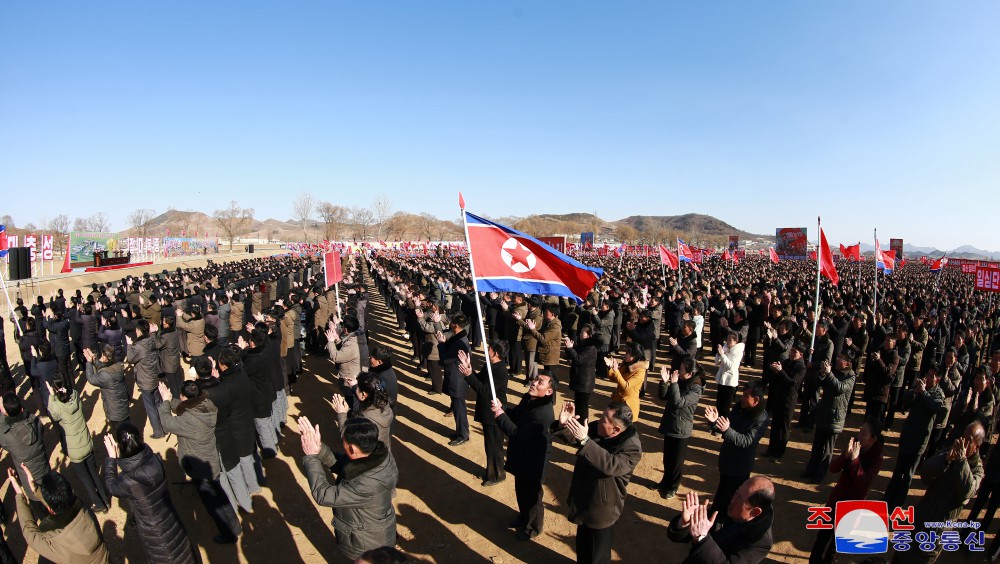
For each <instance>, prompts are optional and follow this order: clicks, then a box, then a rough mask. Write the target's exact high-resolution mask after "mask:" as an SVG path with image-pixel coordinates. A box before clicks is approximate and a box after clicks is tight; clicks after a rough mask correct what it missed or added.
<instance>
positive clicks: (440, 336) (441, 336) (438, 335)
mask: <svg viewBox="0 0 1000 564" xmlns="http://www.w3.org/2000/svg"><path fill="white" fill-rule="evenodd" d="M434 337H435V338H436V339H437V340H438V342H439V343H443V342H445V338H444V333H442V332H441V331H438V332H437V333H434Z"/></svg>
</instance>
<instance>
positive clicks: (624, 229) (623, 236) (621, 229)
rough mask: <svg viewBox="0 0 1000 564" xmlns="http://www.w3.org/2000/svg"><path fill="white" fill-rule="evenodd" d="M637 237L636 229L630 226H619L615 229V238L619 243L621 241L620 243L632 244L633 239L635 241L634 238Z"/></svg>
mask: <svg viewBox="0 0 1000 564" xmlns="http://www.w3.org/2000/svg"><path fill="white" fill-rule="evenodd" d="M638 236H639V231H637V230H636V228H635V227H632V226H631V225H624V224H623V225H619V226H617V227H615V237H617V238H618V240H619V241H622V242H627V241H633V242H634V241H635V239H636V237H638Z"/></svg>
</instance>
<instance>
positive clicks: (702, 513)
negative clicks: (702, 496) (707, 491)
mask: <svg viewBox="0 0 1000 564" xmlns="http://www.w3.org/2000/svg"><path fill="white" fill-rule="evenodd" d="M708 506H709V503H708V500H705V504H704V505H699V506H698V509H697V510H696V511H695V512H694V515H692V517H691V529H690V532H691V538H695V539H696V538H698V537H701V536H703V535H707V534H709V533H711V532H712V527H714V526H715V518H716V517H718V516H719V512H718V511H714V512H712V515H711V517H710V516H709V515H708Z"/></svg>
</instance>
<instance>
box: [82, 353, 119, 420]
mask: <svg viewBox="0 0 1000 564" xmlns="http://www.w3.org/2000/svg"><path fill="white" fill-rule="evenodd" d="M86 373H87V382H89V383H90V385H91V386H97V387H98V388H100V389H101V403H102V404H103V405H104V416H105V417H107V418H108V420H109V421H125V420H127V419H128V417H129V386H128V383H126V382H125V366H124V365H122V363H121V362H115V363H112V364H108V365H104V364H102V363H100V362H99V361H96V360H95V361H94V362H88V363H87V372H86Z"/></svg>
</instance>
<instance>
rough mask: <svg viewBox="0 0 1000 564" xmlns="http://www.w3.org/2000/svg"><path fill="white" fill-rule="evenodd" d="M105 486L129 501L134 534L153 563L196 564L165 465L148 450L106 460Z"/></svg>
mask: <svg viewBox="0 0 1000 564" xmlns="http://www.w3.org/2000/svg"><path fill="white" fill-rule="evenodd" d="M119 467H121V474H119V473H118V468H119ZM104 485H105V486H106V487H107V488H108V493H110V494H111V495H113V496H115V497H118V498H121V499H123V500H127V501H128V504H129V507H130V508H131V516H132V517H134V518H135V531H136V533H137V536H138V537H139V538H140V539H141V543H140V544H141V545H142V548H143V550H144V551H145V552H146V558H147V559H148V560H149V561H150V562H156V563H157V564H160V563H166V562H178V563H180V562H185V563H187V562H190V563H192V564H193V563H194V562H195V557H194V552H193V551H192V548H191V543H190V541H188V536H187V533H186V532H185V531H184V525H182V524H181V518H180V515H178V514H177V509H175V508H174V504H173V502H172V501H171V499H170V489H169V488H168V487H167V476H166V474H165V473H164V471H163V462H162V461H160V457H158V456H157V455H156V454H154V453H153V451H152V450H150V448H149V446H145V447H143V449H142V451H141V452H139V453H138V454H136V455H133V456H131V457H129V458H121V459H115V458H111V457H110V456H109V457H108V458H106V459H105V460H104Z"/></svg>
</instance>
